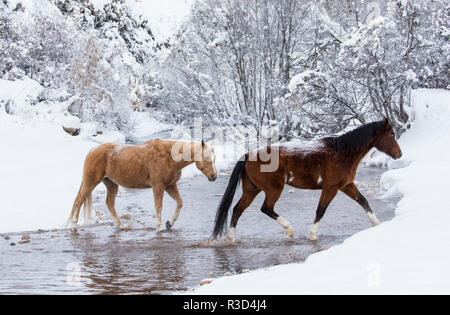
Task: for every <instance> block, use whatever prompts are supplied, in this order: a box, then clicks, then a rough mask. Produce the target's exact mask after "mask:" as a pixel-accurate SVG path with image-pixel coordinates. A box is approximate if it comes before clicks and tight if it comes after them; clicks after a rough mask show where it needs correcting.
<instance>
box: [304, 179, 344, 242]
mask: <svg viewBox="0 0 450 315" xmlns="http://www.w3.org/2000/svg"><path fill="white" fill-rule="evenodd" d="M337 192H338V190H337V189H335V188H331V187H326V188H323V190H322V195H321V196H320V201H319V205H318V206H317V212H316V219H315V220H314V224H313V225H312V227H311V230H310V232H309V238H310V240H311V241H317V229H318V228H319V223H320V220H321V219H322V218H323V216H324V215H325V212H326V211H327V208H328V206H329V205H330V203H331V201H333V199H334V197H336V194H337Z"/></svg>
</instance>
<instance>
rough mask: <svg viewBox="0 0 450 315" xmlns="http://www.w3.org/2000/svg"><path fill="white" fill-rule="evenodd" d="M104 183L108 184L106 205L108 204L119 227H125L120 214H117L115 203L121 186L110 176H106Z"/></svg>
mask: <svg viewBox="0 0 450 315" xmlns="http://www.w3.org/2000/svg"><path fill="white" fill-rule="evenodd" d="M103 183H104V184H105V186H106V190H107V195H106V205H107V206H108V209H109V212H110V213H111V215H112V217H113V218H114V221H116V224H117V226H118V227H119V229H123V228H124V227H125V226H124V225H123V224H122V222H121V221H120V218H119V216H118V215H117V212H116V209H115V204H116V197H117V193H118V192H119V186H118V185H117V184H115V183H113V182H112V181H111V180H110V179H109V178H105V179H104V180H103Z"/></svg>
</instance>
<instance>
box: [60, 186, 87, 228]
mask: <svg viewBox="0 0 450 315" xmlns="http://www.w3.org/2000/svg"><path fill="white" fill-rule="evenodd" d="M82 188H83V184H81V188H80V192H78V196H77V199H78V198H79V197H80V194H81V190H82ZM75 202H76V201H75ZM81 202H82V205H83V213H82V214H81V215H82V217H83V221H84V223H87V222H89V220H90V219H91V218H92V193H89V194H88V195H87V196H86V198H85V199H84V200H83V201H81ZM75 211H76V206H75V205H74V206H73V208H72V212H71V213H70V216H69V219H68V220H67V223H66V226H69V225H70V224H72V223H73V222H74V218H75V216H76V213H75Z"/></svg>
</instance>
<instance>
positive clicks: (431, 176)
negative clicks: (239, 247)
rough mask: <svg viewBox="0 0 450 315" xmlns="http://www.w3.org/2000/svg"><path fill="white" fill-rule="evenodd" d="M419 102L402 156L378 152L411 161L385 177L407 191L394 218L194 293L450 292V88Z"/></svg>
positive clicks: (424, 93)
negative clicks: (301, 257)
mask: <svg viewBox="0 0 450 315" xmlns="http://www.w3.org/2000/svg"><path fill="white" fill-rule="evenodd" d="M413 102H414V103H413V104H414V109H415V115H416V117H415V118H416V120H415V123H414V124H413V126H412V128H411V130H409V131H407V132H406V133H405V134H404V135H403V137H402V138H401V140H400V145H401V147H402V149H403V152H404V158H402V161H403V162H402V163H403V164H398V165H391V162H387V159H385V160H384V161H382V158H380V157H377V159H376V162H375V163H377V164H378V163H381V164H384V165H387V166H389V167H391V168H392V167H401V166H406V167H403V168H398V169H394V170H390V171H388V172H386V173H385V174H384V176H383V177H382V180H381V181H382V185H383V186H384V187H385V188H386V189H388V191H387V194H388V195H394V194H395V195H401V196H403V199H402V200H401V201H400V203H399V204H398V208H397V211H396V218H395V219H393V220H392V221H390V222H386V223H383V224H381V225H380V226H378V227H376V228H372V229H369V230H366V231H363V232H361V233H358V234H356V235H354V236H353V237H351V238H349V239H348V240H346V241H345V242H344V244H342V245H339V246H336V247H332V248H330V249H329V250H327V251H323V252H320V253H317V254H315V255H312V256H311V257H309V258H308V259H307V261H306V262H305V263H304V264H290V265H282V266H276V267H272V268H269V269H266V270H258V271H254V272H251V273H248V274H244V275H239V276H234V277H226V278H220V279H217V280H215V281H213V282H212V284H210V285H206V286H203V287H200V288H198V289H196V290H195V291H194V292H193V293H194V294H334V293H339V294H353V293H359V294H418V293H424V294H435V293H438V294H444V293H445V294H449V293H450V271H449V269H448V266H449V265H450V252H449V251H448V242H449V240H450V229H449V222H450V211H449V210H450V209H449V205H450V194H448V193H447V185H448V179H449V178H450V164H449V163H448V158H449V156H450V92H449V91H441V90H418V91H415V92H414V93H413ZM370 162H371V161H370V159H369V163H370ZM372 163H374V161H373V160H372ZM319 237H320V236H319Z"/></svg>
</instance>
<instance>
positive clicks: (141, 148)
mask: <svg viewBox="0 0 450 315" xmlns="http://www.w3.org/2000/svg"><path fill="white" fill-rule="evenodd" d="M215 159H216V157H215V153H214V149H213V147H212V146H210V145H208V144H207V143H205V142H204V141H202V142H198V141H176V140H162V139H153V140H150V141H148V142H146V143H144V144H141V145H122V144H116V143H106V144H102V145H100V146H98V147H96V148H94V149H92V150H91V151H90V152H89V154H88V155H87V157H86V160H85V163H84V169H83V180H82V184H81V187H80V190H79V192H78V195H77V197H76V199H75V202H74V204H73V208H72V212H71V214H70V217H69V220H68V222H67V224H68V225H69V224H70V228H71V229H72V230H76V229H77V223H78V217H79V213H80V209H81V206H82V205H83V204H84V216H85V218H86V219H89V217H90V215H91V212H92V191H93V190H94V188H95V187H96V186H97V185H98V184H100V183H101V182H103V183H104V184H105V186H106V189H107V196H106V205H107V207H108V209H109V211H110V213H111V215H112V216H113V218H114V220H115V222H116V224H117V226H118V227H119V228H120V229H123V228H125V226H124V225H123V224H122V222H121V221H120V218H119V217H118V215H117V212H116V209H115V200H116V196H117V193H118V190H119V185H120V186H123V187H126V188H131V189H145V188H153V196H154V200H155V208H156V220H157V228H158V231H162V230H163V226H162V223H161V212H162V202H163V196H164V191H166V192H167V193H168V194H169V195H170V196H171V197H172V198H173V199H174V200H175V201H176V202H177V206H176V209H175V213H174V215H173V217H172V218H171V219H170V220H169V221H167V222H166V228H167V229H171V228H172V226H173V225H174V224H175V221H176V220H177V219H178V216H179V214H180V211H181V208H182V207H183V200H182V199H181V197H180V193H179V192H178V187H177V182H178V180H179V179H180V178H181V172H182V169H183V168H185V167H186V166H188V165H190V164H192V163H194V162H195V163H196V166H197V168H198V169H199V170H200V171H201V172H202V173H203V174H204V175H205V176H206V177H207V178H208V179H209V181H215V180H216V179H217V169H216V167H215Z"/></svg>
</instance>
